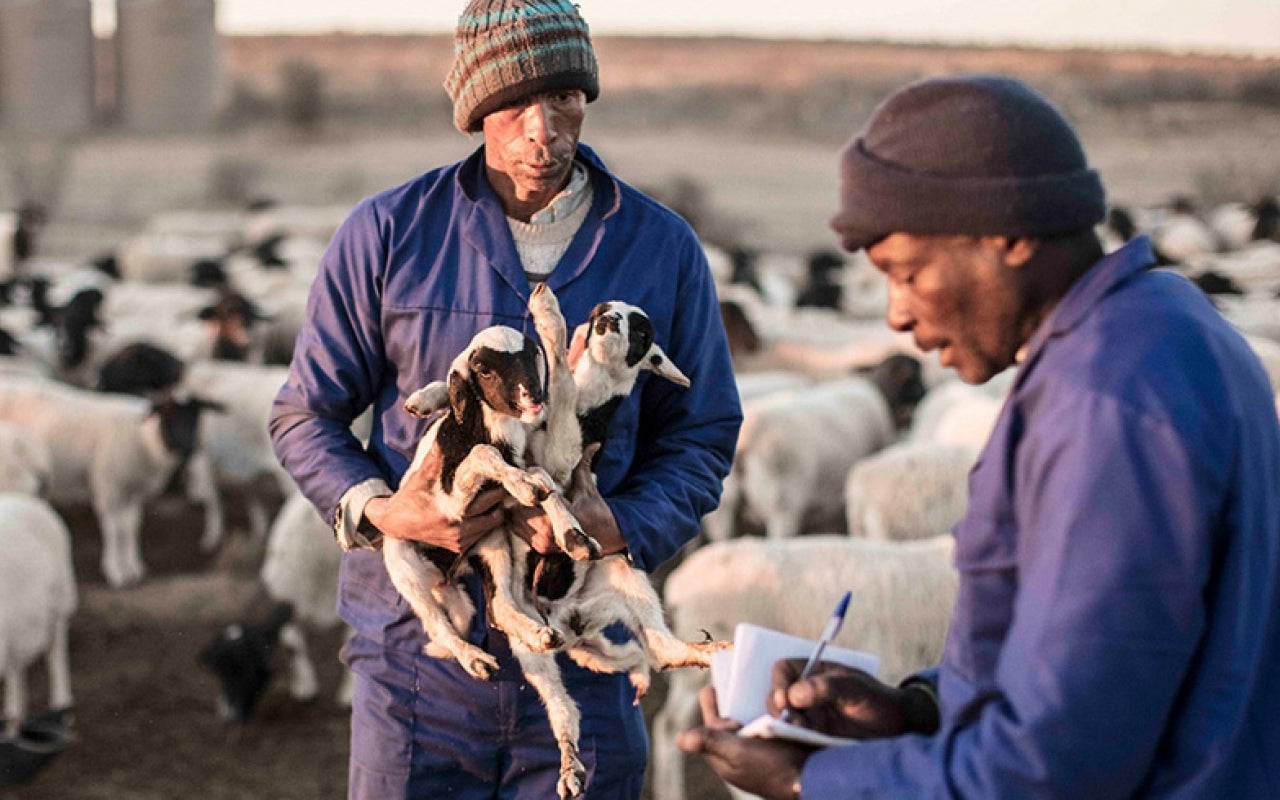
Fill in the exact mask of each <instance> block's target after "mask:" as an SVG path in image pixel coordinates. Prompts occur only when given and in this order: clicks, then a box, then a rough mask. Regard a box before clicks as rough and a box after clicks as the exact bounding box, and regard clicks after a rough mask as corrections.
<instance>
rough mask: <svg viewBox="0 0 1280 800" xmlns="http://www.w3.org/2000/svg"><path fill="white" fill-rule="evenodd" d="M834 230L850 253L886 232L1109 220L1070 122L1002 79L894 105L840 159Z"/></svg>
mask: <svg viewBox="0 0 1280 800" xmlns="http://www.w3.org/2000/svg"><path fill="white" fill-rule="evenodd" d="M840 173H841V189H840V191H841V200H842V201H843V207H842V210H841V212H840V214H839V216H838V219H837V220H836V222H837V223H838V224H839V226H840V231H841V233H842V234H843V235H844V239H845V244H846V245H847V246H851V247H852V249H857V248H860V247H866V246H868V245H870V244H873V243H875V242H876V241H878V240H880V239H882V238H884V237H885V236H887V235H889V234H890V233H896V232H901V233H914V234H939V235H949V234H964V235H971V236H986V235H995V236H1032V237H1047V236H1054V235H1057V234H1064V233H1071V232H1074V231H1078V230H1083V229H1086V228H1089V227H1091V226H1093V225H1096V224H1097V223H1098V222H1100V221H1101V220H1102V218H1103V216H1104V215H1105V213H1106V195H1105V192H1104V191H1103V188H1102V181H1101V180H1100V179H1099V177H1098V173H1097V172H1095V171H1094V170H1092V169H1090V168H1089V165H1088V163H1087V162H1086V160H1085V155H1084V149H1083V148H1082V147H1081V145H1080V140H1079V139H1078V138H1077V137H1076V134H1075V131H1074V130H1072V128H1071V125H1070V123H1068V122H1067V120H1066V118H1064V117H1063V115H1062V113H1061V112H1059V111H1058V109H1057V108H1055V107H1054V106H1053V105H1052V104H1051V103H1050V102H1049V101H1048V100H1046V99H1045V98H1043V97H1041V96H1040V95H1039V94H1037V93H1036V92H1034V91H1033V90H1032V89H1030V88H1029V87H1028V86H1026V85H1025V84H1023V83H1021V82H1019V81H1016V80H1013V79H1012V78H1005V77H1002V76H998V75H955V76H948V77H941V78H929V79H926V80H922V81H918V82H916V83H913V84H911V85H909V86H907V87H905V88H903V89H900V90H898V91H897V92H895V93H894V94H892V95H890V96H889V97H888V98H887V99H886V100H885V101H884V102H882V103H881V104H880V106H879V107H878V108H877V109H876V110H875V112H874V113H873V114H872V116H871V121H870V122H868V123H867V127H866V129H865V130H864V131H863V133H862V135H861V136H858V137H857V138H855V139H854V140H853V141H852V142H850V143H849V145H848V146H847V147H846V148H845V150H844V152H843V153H842V154H841V157H840Z"/></svg>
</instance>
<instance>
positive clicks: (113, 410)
mask: <svg viewBox="0 0 1280 800" xmlns="http://www.w3.org/2000/svg"><path fill="white" fill-rule="evenodd" d="M209 407H210V406H209V404H207V403H205V402H204V401H200V400H182V401H175V400H170V401H168V402H166V403H164V404H163V405H160V406H153V405H152V404H151V403H149V402H147V401H145V400H142V399H140V398H136V397H128V396H124V395H108V394H103V393H98V392H90V391H85V390H81V389H76V388H73V387H69V386H64V385H60V384H57V383H55V382H53V381H47V380H39V379H28V378H18V379H13V380H9V379H6V380H5V381H3V382H0V420H6V421H8V422H12V423H16V424H18V425H20V426H22V427H23V428H25V429H26V430H27V431H28V432H30V433H31V434H32V435H33V436H35V438H36V439H38V440H40V441H41V442H43V444H44V445H45V446H46V447H47V448H48V450H49V453H50V456H51V457H52V463H53V470H52V478H51V480H50V482H49V490H48V496H49V499H50V500H51V501H52V502H54V503H76V502H83V501H84V500H86V499H87V500H89V501H90V502H91V503H92V505H93V510H94V512H95V514H96V515H97V519H98V527H99V529H100V530H101V532H102V538H103V547H102V572H103V575H104V576H105V577H106V579H107V582H108V583H109V584H111V586H113V587H117V588H118V587H121V586H125V585H127V584H131V583H136V582H137V581H139V580H141V579H142V577H143V575H144V573H145V571H146V570H145V567H144V566H143V562H142V552H141V546H140V541H139V535H140V533H141V528H142V518H143V509H144V505H145V503H146V502H147V501H148V500H150V499H152V498H154V497H156V496H158V495H159V494H160V493H161V492H162V491H163V490H164V488H165V487H166V485H167V484H168V483H169V481H170V479H171V478H172V477H173V476H174V474H175V473H176V472H177V471H178V470H179V469H181V468H184V467H185V470H186V488H187V497H188V498H190V499H192V500H193V501H196V502H198V503H201V504H203V506H204V514H205V516H204V523H205V524H204V536H203V538H202V539H201V547H202V548H203V549H205V550H212V549H213V548H215V547H216V546H217V545H218V544H219V543H220V542H221V540H222V533H223V521H222V507H221V504H220V503H219V501H218V496H217V492H216V490H215V488H214V483H213V471H212V468H211V467H210V465H209V460H208V456H207V455H206V454H205V452H204V450H203V447H202V446H201V443H200V431H199V418H200V413H201V411H202V410H203V409H205V408H209ZM86 495H87V497H86Z"/></svg>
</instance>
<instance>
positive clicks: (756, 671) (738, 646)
mask: <svg viewBox="0 0 1280 800" xmlns="http://www.w3.org/2000/svg"><path fill="white" fill-rule="evenodd" d="M816 644H817V643H816V642H814V641H812V640H810V639H805V638H802V637H799V636H792V635H790V634H787V633H781V632H779V631H775V630H770V629H768V628H762V627H760V626H759V625H752V624H750V623H746V622H743V623H739V624H738V626H737V627H736V628H735V629H734V632H733V650H732V653H733V662H732V664H733V668H732V670H731V676H730V679H729V682H728V685H727V689H726V691H725V694H724V695H723V696H721V695H720V694H719V692H720V690H719V689H718V688H717V690H716V691H717V696H718V697H719V699H720V714H721V715H722V716H725V717H728V718H730V719H734V720H737V721H738V722H740V723H742V724H744V725H745V724H747V723H748V722H751V721H753V720H755V719H756V718H758V717H762V716H765V715H766V714H767V713H768V712H767V711H766V706H765V703H766V700H767V697H768V694H769V691H770V690H771V689H772V688H773V663H774V662H775V661H778V660H779V659H783V658H808V657H809V655H810V654H811V653H813V648H814V646H815V645H816ZM821 660H822V661H831V662H834V663H837V664H844V665H845V666H849V667H856V668H857V669H860V670H863V671H864V672H868V673H870V674H872V675H875V674H876V673H877V672H878V671H879V669H880V659H879V658H878V657H877V656H875V655H873V654H871V653H864V652H862V651H859V650H850V649H848V648H844V647H834V646H828V647H827V648H826V649H825V650H823V652H822V659H821ZM713 680H714V676H713Z"/></svg>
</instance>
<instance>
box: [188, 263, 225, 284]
mask: <svg viewBox="0 0 1280 800" xmlns="http://www.w3.org/2000/svg"><path fill="white" fill-rule="evenodd" d="M190 273H191V285H192V286H199V287H201V288H205V289H211V288H217V287H219V286H226V285H227V270H226V268H225V267H224V266H223V264H222V260H221V259H217V258H202V259H200V260H198V261H196V262H195V263H193V264H192V265H191V269H190Z"/></svg>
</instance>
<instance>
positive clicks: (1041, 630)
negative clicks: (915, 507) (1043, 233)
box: [802, 238, 1280, 800]
mask: <svg viewBox="0 0 1280 800" xmlns="http://www.w3.org/2000/svg"><path fill="white" fill-rule="evenodd" d="M1153 262H1154V258H1153V257H1152V253H1151V248H1150V245H1149V243H1148V242H1147V240H1146V239H1145V238H1143V239H1140V240H1138V241H1136V242H1135V243H1132V244H1130V245H1128V246H1126V247H1124V248H1123V249H1121V250H1119V251H1117V252H1116V253H1113V254H1111V255H1109V256H1107V257H1106V258H1105V259H1104V260H1102V261H1101V262H1099V263H1098V264H1096V265H1095V266H1094V267H1093V268H1092V269H1091V270H1090V271H1089V272H1088V273H1086V274H1085V275H1084V276H1083V277H1082V278H1081V279H1080V280H1079V281H1077V283H1076V284H1075V285H1074V286H1073V287H1072V288H1071V290H1070V291H1069V293H1068V294H1067V295H1066V297H1065V298H1064V299H1063V300H1062V301H1061V302H1060V303H1059V305H1058V306H1057V308H1056V309H1055V310H1054V311H1053V312H1052V313H1051V314H1050V315H1049V316H1048V317H1047V318H1046V319H1045V320H1044V321H1043V322H1042V323H1041V325H1040V326H1039V327H1038V329H1037V330H1036V332H1035V333H1034V335H1033V337H1032V338H1031V340H1030V342H1029V344H1028V348H1027V355H1026V357H1025V360H1024V362H1023V364H1022V366H1021V368H1020V370H1019V372H1020V374H1019V375H1018V376H1017V379H1016V381H1015V383H1014V386H1013V389H1012V392H1011V394H1010V396H1009V398H1008V400H1007V401H1006V403H1005V406H1004V409H1003V411H1002V413H1001V415H1000V417H999V420H998V422H997V423H996V426H995V428H994V431H993V433H992V435H991V439H990V441H989V442H988V444H987V446H986V448H985V449H984V450H983V452H982V454H981V456H980V458H979V460H978V462H977V464H976V466H975V467H974V469H973V471H972V473H971V475H970V483H969V507H968V512H967V513H966V515H965V517H964V519H963V520H962V521H961V522H960V523H959V524H958V525H957V526H956V528H955V530H954V534H955V540H956V548H955V563H956V567H957V568H958V570H959V572H960V589H959V595H958V599H957V603H956V607H955V611H954V615H953V617H952V622H951V628H950V631H949V633H948V637H947V644H946V648H945V650H944V654H943V659H942V661H941V663H940V665H939V666H938V667H936V668H935V669H934V670H932V672H933V677H934V678H936V680H937V683H938V688H939V692H940V695H941V705H942V709H941V710H942V727H941V730H940V732H939V733H938V734H937V735H934V736H930V737H925V736H905V737H899V738H895V739H888V740H879V741H873V742H865V743H861V744H857V745H852V746H848V747H842V748H835V749H829V750H824V751H821V752H819V753H817V754H815V755H814V756H812V757H811V758H810V759H809V761H808V763H807V764H806V766H805V769H804V772H803V775H802V781H803V786H804V791H803V797H804V798H805V800H814V799H815V798H821V800H843V799H844V798H864V797H867V798H869V797H894V798H897V797H903V798H905V797H921V798H924V797H929V798H962V797H963V798H983V799H984V800H996V799H998V798H1050V797H1053V798H1088V799H1089V800H1105V798H1118V797H1160V798H1213V799H1221V800H1226V798H1231V799H1232V800H1235V799H1236V798H1277V797H1280V432H1278V431H1277V420H1276V409H1275V405H1274V399H1273V395H1272V392H1271V389H1270V386H1269V384H1268V381H1267V376H1266V375H1265V373H1264V372H1263V370H1262V367H1261V365H1260V364H1259V362H1258V359H1257V358H1256V357H1255V356H1254V355H1253V353H1252V351H1251V350H1250V349H1249V347H1248V345H1247V344H1246V343H1245V341H1244V340H1243V339H1242V338H1241V336H1240V335H1239V334H1238V333H1237V332H1236V331H1235V330H1234V329H1232V328H1231V326H1230V325H1228V324H1227V323H1226V322H1225V321H1224V320H1223V318H1222V317H1221V316H1220V315H1219V314H1218V313H1217V312H1216V311H1215V310H1214V308H1213V307H1212V305H1211V304H1210V303H1209V301H1208V300H1207V299H1206V298H1205V296H1204V295H1203V294H1202V293H1201V292H1200V291H1199V290H1198V289H1196V288H1195V287H1194V286H1193V285H1192V284H1191V283H1190V282H1188V281H1186V280H1185V279H1183V278H1182V277H1180V276H1178V275H1176V274H1173V273H1171V272H1167V271H1163V270H1154V269H1151V266H1152V264H1153Z"/></svg>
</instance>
